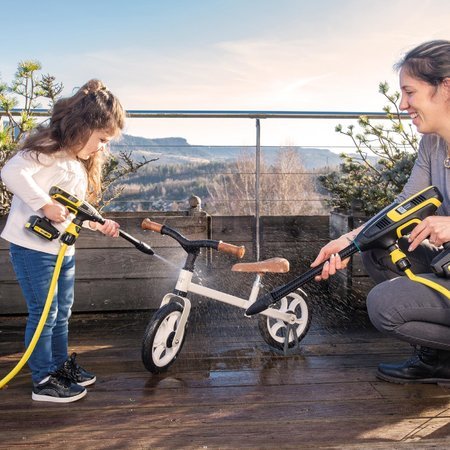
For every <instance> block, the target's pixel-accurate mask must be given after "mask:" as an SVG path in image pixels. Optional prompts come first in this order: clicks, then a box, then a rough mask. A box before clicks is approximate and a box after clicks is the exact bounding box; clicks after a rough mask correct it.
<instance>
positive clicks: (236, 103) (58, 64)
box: [0, 0, 450, 149]
mask: <svg viewBox="0 0 450 450" xmlns="http://www.w3.org/2000/svg"><path fill="white" fill-rule="evenodd" d="M10 5H11V3H10V2H9V1H7V0H0V7H1V9H0V10H1V11H2V16H3V17H2V37H1V38H0V39H1V40H2V45H1V50H0V79H1V80H2V81H4V82H9V81H10V80H11V78H12V77H13V75H14V73H15V70H16V67H17V63H18V62H19V61H21V60H27V59H33V60H38V61H39V62H40V63H41V64H42V67H43V68H42V73H45V74H46V73H49V74H51V75H54V76H55V77H56V79H57V80H58V81H61V82H62V83H63V84H64V86H65V90H64V95H71V93H72V92H73V89H74V88H75V87H79V86H81V85H82V84H83V83H84V82H86V81H87V80H88V79H90V78H99V79H101V80H103V81H104V82H105V84H106V85H107V86H108V88H109V89H111V91H112V92H114V93H115V94H116V95H117V96H118V97H119V99H120V100H121V102H122V104H123V106H124V108H125V109H127V110H233V111H235V110H243V111H254V110H258V111H352V112H353V111H356V112H364V111H381V110H382V107H383V106H384V105H385V104H386V102H385V100H384V98H383V97H382V95H381V94H380V93H379V92H378V85H379V83H380V82H382V81H387V82H388V83H389V85H390V86H391V87H392V90H396V89H398V87H397V83H398V80H397V79H398V75H397V73H396V72H395V71H394V70H393V65H394V63H395V62H397V61H398V60H399V59H400V58H401V56H402V55H403V54H404V53H405V52H406V51H408V50H409V49H411V48H413V47H414V46H416V45H417V44H419V43H421V42H424V41H426V40H430V39H450V26H449V23H450V2H449V1H448V0H378V1H377V2H373V1H368V0H339V1H337V0H314V1H311V0H159V1H157V0H128V1H123V0H120V1H119V0H90V1H86V0H77V1H76V2H69V1H60V0H42V1H41V2H36V1H35V0H21V2H19V3H17V5H16V6H15V7H14V8H13V9H11V8H10ZM6 10H9V11H10V13H9V16H8V17H6V16H5V15H4V14H3V13H4V11H6ZM43 106H45V105H43ZM353 122H354V121H353ZM337 123H342V124H344V125H346V124H349V123H352V121H350V122H346V121H342V120H335V119H333V120H317V119H316V120H309V119H308V120H305V119H300V120H299V119H264V120H262V121H261V143H262V144H263V145H304V146H325V147H326V146H334V147H335V148H336V149H339V147H340V146H345V145H349V142H348V139H349V138H347V137H344V136H339V135H338V134H337V133H336V132H335V131H334V127H335V125H337ZM125 132H126V133H128V134H133V135H137V136H145V137H149V138H161V137H169V136H178V137H184V138H186V139H187V141H188V142H189V143H190V144H203V145H238V146H241V145H254V143H255V121H254V120H252V119H128V120H127V125H126V130H125Z"/></svg>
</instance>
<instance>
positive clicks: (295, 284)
mask: <svg viewBox="0 0 450 450" xmlns="http://www.w3.org/2000/svg"><path fill="white" fill-rule="evenodd" d="M357 251H359V249H358V246H357V245H355V244H354V243H352V244H350V245H349V246H348V247H345V248H344V249H342V250H341V251H340V252H339V256H340V257H341V259H346V258H348V257H349V256H351V255H353V254H355V253H356V252H357ZM325 263H326V261H324V262H323V263H322V264H320V265H319V266H317V267H314V268H312V269H310V270H308V271H307V272H305V273H304V274H303V275H300V276H299V277H297V278H294V279H293V280H292V281H290V282H289V283H286V284H285V285H283V286H280V287H279V288H277V289H274V290H273V291H272V292H269V293H268V294H266V295H264V296H263V297H261V298H259V299H257V300H256V301H255V303H253V304H252V305H250V306H249V307H248V309H247V311H245V314H246V315H247V316H253V315H254V314H258V313H260V312H261V311H264V310H265V309H267V308H268V307H269V306H270V305H272V304H273V303H276V302H278V301H279V300H281V299H282V298H283V297H286V295H288V294H290V293H291V292H294V291H295V290H297V289H298V288H299V287H301V286H303V285H304V284H306V283H308V282H309V281H311V280H312V279H314V277H316V276H317V275H319V274H320V273H321V272H322V269H323V266H324V264H325Z"/></svg>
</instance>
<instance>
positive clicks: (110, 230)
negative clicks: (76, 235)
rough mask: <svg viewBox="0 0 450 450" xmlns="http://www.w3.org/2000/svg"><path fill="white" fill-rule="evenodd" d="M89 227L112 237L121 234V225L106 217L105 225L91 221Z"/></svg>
mask: <svg viewBox="0 0 450 450" xmlns="http://www.w3.org/2000/svg"><path fill="white" fill-rule="evenodd" d="M89 227H90V228H92V229H93V230H97V231H100V232H101V233H103V234H105V235H106V236H110V237H118V236H119V228H120V225H119V224H118V223H117V222H114V220H110V219H106V220H105V223H104V224H103V225H100V224H99V223H98V222H89Z"/></svg>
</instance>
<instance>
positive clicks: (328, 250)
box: [311, 234, 353, 281]
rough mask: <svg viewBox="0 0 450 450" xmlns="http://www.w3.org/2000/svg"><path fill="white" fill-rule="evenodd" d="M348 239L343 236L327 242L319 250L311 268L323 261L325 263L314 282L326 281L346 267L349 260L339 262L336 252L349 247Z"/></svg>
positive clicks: (339, 258)
mask: <svg viewBox="0 0 450 450" xmlns="http://www.w3.org/2000/svg"><path fill="white" fill-rule="evenodd" d="M352 238H353V236H352ZM349 239H351V238H350V237H348V238H347V235H345V234H344V235H343V236H341V237H340V238H338V239H334V240H333V241H330V242H328V244H327V245H325V246H324V247H322V248H321V249H320V252H319V254H318V255H317V257H316V259H315V260H314V261H313V262H312V264H311V267H317V266H318V265H320V264H321V263H323V262H324V261H326V262H325V264H324V265H323V269H322V273H321V274H320V275H317V276H316V277H315V280H316V281H321V280H327V279H328V278H329V276H330V275H334V274H335V273H336V271H337V270H342V269H345V268H346V267H347V264H348V262H349V261H350V258H346V259H344V260H341V257H340V256H339V254H338V252H339V251H341V250H342V249H344V248H345V247H348V246H349V245H350V242H349Z"/></svg>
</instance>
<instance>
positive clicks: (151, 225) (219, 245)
mask: <svg viewBox="0 0 450 450" xmlns="http://www.w3.org/2000/svg"><path fill="white" fill-rule="evenodd" d="M141 227H142V229H144V230H151V231H155V232H156V233H161V234H165V235H167V236H170V237H171V238H172V239H175V240H176V241H177V242H178V243H179V244H180V245H181V246H182V247H183V248H184V249H185V250H186V252H188V253H190V252H192V251H195V250H198V249H199V248H213V249H214V250H218V251H219V252H223V253H229V254H230V255H233V256H236V257H237V258H239V259H241V258H242V257H243V256H244V254H245V247H244V246H243V245H241V246H238V245H233V244H228V243H226V242H222V241H214V240H212V239H202V240H190V239H187V238H186V237H184V236H183V235H182V234H181V233H179V232H178V231H176V230H174V229H173V228H170V227H169V226H167V225H162V224H160V223H157V222H153V221H151V220H150V219H148V218H147V219H144V220H143V221H142V223H141Z"/></svg>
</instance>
